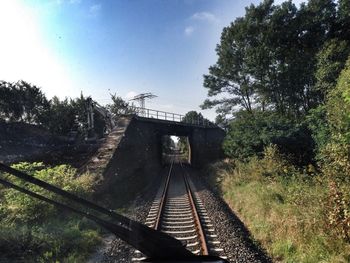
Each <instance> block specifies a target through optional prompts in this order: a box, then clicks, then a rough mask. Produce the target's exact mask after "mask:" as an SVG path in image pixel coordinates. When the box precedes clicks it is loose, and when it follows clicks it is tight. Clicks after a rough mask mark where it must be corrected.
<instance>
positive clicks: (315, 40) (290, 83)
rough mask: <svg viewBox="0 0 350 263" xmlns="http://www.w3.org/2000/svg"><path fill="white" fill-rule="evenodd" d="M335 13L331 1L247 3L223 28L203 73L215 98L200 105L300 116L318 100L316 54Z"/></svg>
mask: <svg viewBox="0 0 350 263" xmlns="http://www.w3.org/2000/svg"><path fill="white" fill-rule="evenodd" d="M338 17H340V11H339V10H338V11H337V9H336V4H335V3H334V1H333V0H310V1H309V2H308V3H307V4H302V5H301V6H300V8H299V9H298V8H297V7H296V6H295V5H294V4H293V3H292V2H291V1H286V2H284V3H282V4H281V5H274V4H273V0H265V1H263V2H262V3H261V4H259V5H257V6H254V5H251V6H249V7H248V8H246V14H245V16H244V17H240V18H238V19H236V20H235V21H234V22H233V23H231V25H230V26H228V27H226V28H224V29H223V32H222V35H221V41H220V44H219V45H218V46H217V48H216V52H217V55H218V61H217V63H216V64H215V65H213V66H211V67H210V68H209V74H207V75H204V87H205V88H207V89H208V96H209V97H210V98H214V99H208V100H206V101H205V102H204V104H203V105H202V107H203V108H212V107H216V109H217V112H218V113H223V114H228V115H230V114H234V113H235V112H237V110H239V109H240V108H243V109H245V110H246V111H248V112H252V110H253V109H260V110H266V109H273V110H275V111H277V112H278V113H279V114H282V115H287V116H300V115H304V114H305V113H307V112H308V111H309V109H311V108H314V107H315V106H317V105H318V103H319V101H320V99H321V94H320V92H319V90H317V89H314V85H315V82H316V79H315V72H316V69H317V57H316V54H317V53H318V52H319V51H320V50H321V49H322V47H323V44H324V43H325V41H326V40H328V39H330V38H332V37H333V36H334V34H335V33H334V31H335V28H336V26H337V25H338V24H337V23H336V21H337V18H338ZM215 97H218V98H216V99H215Z"/></svg>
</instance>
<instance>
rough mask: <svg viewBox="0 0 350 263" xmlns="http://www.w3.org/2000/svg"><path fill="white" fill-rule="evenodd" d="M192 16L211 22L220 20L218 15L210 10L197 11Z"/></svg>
mask: <svg viewBox="0 0 350 263" xmlns="http://www.w3.org/2000/svg"><path fill="white" fill-rule="evenodd" d="M191 18H192V19H194V20H201V21H207V22H211V23H214V22H217V21H218V19H217V18H216V16H215V15H214V14H212V13H210V12H197V13H194V14H193V15H192V16H191Z"/></svg>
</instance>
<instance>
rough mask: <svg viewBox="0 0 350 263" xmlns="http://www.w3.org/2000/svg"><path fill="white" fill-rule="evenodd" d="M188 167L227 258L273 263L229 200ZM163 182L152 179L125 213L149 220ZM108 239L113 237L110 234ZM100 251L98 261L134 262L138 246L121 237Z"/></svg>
mask: <svg viewBox="0 0 350 263" xmlns="http://www.w3.org/2000/svg"><path fill="white" fill-rule="evenodd" d="M186 169H187V171H188V173H189V175H190V178H191V180H192V182H193V183H194V185H195V187H196V190H197V191H198V192H197V194H198V195H199V197H200V199H201V200H202V202H203V204H204V207H205V208H206V210H207V212H208V215H209V218H210V219H211V221H212V223H213V225H214V228H215V232H216V233H215V234H216V235H217V236H218V239H219V241H220V242H221V244H220V247H221V248H223V249H224V252H225V255H226V256H227V259H228V261H229V262H237V263H238V262H239V263H244V262H254V263H256V262H261V263H265V262H272V261H271V259H270V258H269V257H268V256H267V254H266V253H265V252H264V251H263V250H262V249H260V248H259V247H258V246H257V245H255V243H254V242H253V241H252V239H251V238H250V233H249V231H248V230H247V229H246V227H245V226H244V224H243V223H242V222H241V221H240V220H239V218H238V217H237V216H236V215H235V214H234V212H232V210H231V209H230V207H229V206H228V205H227V204H226V202H225V201H224V200H223V199H222V198H221V197H220V196H219V195H218V194H216V193H215V191H213V190H212V189H211V188H210V187H209V186H208V185H207V184H206V182H205V180H203V178H202V177H201V176H200V175H199V173H198V171H197V170H195V169H192V168H186ZM165 174H166V173H165ZM160 181H161V180H156V181H155V182H153V183H152V184H151V187H149V190H148V191H147V192H144V193H142V194H140V195H139V196H138V197H137V198H136V199H135V201H134V202H133V204H132V207H131V208H130V209H129V211H131V212H128V213H126V216H127V217H129V218H132V219H134V220H137V221H140V222H144V221H145V220H146V217H147V214H148V212H149V209H150V207H151V204H152V202H153V199H154V197H155V195H156V193H157V191H158V188H159V185H160ZM107 238H109V239H110V236H109V237H107ZM101 251H103V252H102V254H103V256H101V257H100V258H101V260H99V261H98V262H103V263H107V262H108V263H110V262H113V263H114V262H132V260H131V259H132V258H133V257H134V256H135V255H134V251H135V249H134V248H133V247H131V246H129V245H128V244H126V243H125V242H123V241H122V240H120V239H118V238H117V239H114V240H113V241H110V242H109V243H108V244H107V246H105V247H104V248H101ZM91 262H97V261H91Z"/></svg>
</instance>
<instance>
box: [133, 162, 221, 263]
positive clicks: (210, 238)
mask: <svg viewBox="0 0 350 263" xmlns="http://www.w3.org/2000/svg"><path fill="white" fill-rule="evenodd" d="M145 224H146V225H147V226H148V227H151V228H154V229H157V230H160V231H162V232H164V233H166V234H169V235H171V236H173V237H175V238H176V239H178V240H180V241H181V242H183V244H184V246H186V248H187V249H188V250H189V251H191V252H192V253H193V254H196V255H215V256H220V257H222V258H224V259H226V258H227V257H226V256H225V253H224V250H223V249H222V248H221V247H220V241H218V240H217V235H216V234H215V228H214V225H213V224H212V222H211V221H210V217H209V216H208V214H207V212H206V210H205V208H204V205H203V203H202V201H201V200H200V198H199V196H198V195H197V194H196V189H195V187H194V185H193V183H192V182H191V179H190V176H189V173H188V171H187V169H186V165H184V164H183V163H182V162H181V160H180V159H179V158H177V157H176V156H174V157H173V159H172V161H171V164H170V166H169V169H168V174H167V176H164V177H163V182H162V183H161V185H160V188H159V190H158V193H157V194H156V197H155V199H154V201H153V203H152V206H151V208H150V210H149V213H148V216H147V218H146V221H145ZM144 258H145V257H144V256H143V255H142V253H141V252H139V251H137V250H135V252H134V255H133V258H132V261H133V262H139V261H140V260H142V259H144Z"/></svg>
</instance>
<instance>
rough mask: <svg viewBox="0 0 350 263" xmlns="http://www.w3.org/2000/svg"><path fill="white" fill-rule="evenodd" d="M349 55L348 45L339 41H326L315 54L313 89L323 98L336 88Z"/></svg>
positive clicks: (346, 42) (349, 46) (343, 41)
mask: <svg viewBox="0 0 350 263" xmlns="http://www.w3.org/2000/svg"><path fill="white" fill-rule="evenodd" d="M349 54H350V43H349V42H348V41H345V40H339V39H331V40H329V41H327V42H326V43H325V44H324V46H323V48H322V50H321V51H320V52H319V53H318V54H317V71H316V80H317V82H316V85H315V88H316V89H319V90H320V91H322V93H323V95H324V96H325V95H327V93H328V92H329V91H331V90H332V89H333V88H334V87H335V86H336V83H337V79H338V76H339V74H340V72H341V70H342V69H343V68H344V66H345V62H346V59H347V57H348V56H349Z"/></svg>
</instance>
